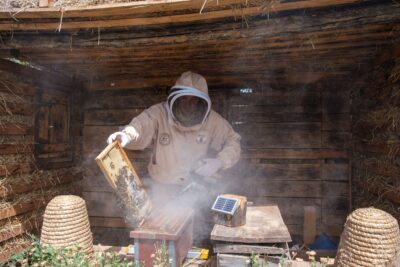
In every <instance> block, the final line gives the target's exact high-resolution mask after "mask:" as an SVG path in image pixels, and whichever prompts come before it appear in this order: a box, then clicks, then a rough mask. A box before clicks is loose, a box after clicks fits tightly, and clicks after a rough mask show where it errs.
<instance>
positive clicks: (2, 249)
mask: <svg viewBox="0 0 400 267" xmlns="http://www.w3.org/2000/svg"><path fill="white" fill-rule="evenodd" d="M31 241H32V239H31V238H30V237H29V236H28V235H27V234H22V235H20V236H17V237H13V238H11V239H9V240H7V241H4V242H2V243H0V254H4V253H8V254H15V253H16V252H18V251H21V250H24V249H27V248H28V247H29V246H30V244H31Z"/></svg>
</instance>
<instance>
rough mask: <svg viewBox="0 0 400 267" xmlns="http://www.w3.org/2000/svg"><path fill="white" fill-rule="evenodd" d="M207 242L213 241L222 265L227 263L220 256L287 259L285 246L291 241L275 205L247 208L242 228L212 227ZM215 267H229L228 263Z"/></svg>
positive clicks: (287, 250) (287, 252)
mask: <svg viewBox="0 0 400 267" xmlns="http://www.w3.org/2000/svg"><path fill="white" fill-rule="evenodd" d="M211 240H213V241H214V252H215V253H218V258H219V259H221V258H222V262H226V261H227V260H226V258H223V255H224V253H225V254H251V253H255V254H277V255H287V257H288V258H289V259H290V254H289V246H288V242H291V241H292V238H291V237H290V233H289V230H288V228H287V226H286V225H285V223H284V222H283V219H282V216H281V213H280V211H279V208H278V206H276V205H268V206H255V207H247V214H246V225H244V226H239V227H227V226H223V225H218V224H216V225H214V228H213V230H212V232H211ZM272 244H277V245H279V246H272ZM227 258H229V257H227ZM218 261H219V262H221V261H220V260H218ZM228 262H229V260H228ZM219 266H229V263H228V265H226V264H225V263H224V264H222V265H221V264H220V265H219ZM232 266H234V265H232Z"/></svg>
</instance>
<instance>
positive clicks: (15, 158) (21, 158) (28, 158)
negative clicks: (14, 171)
mask: <svg viewBox="0 0 400 267" xmlns="http://www.w3.org/2000/svg"><path fill="white" fill-rule="evenodd" d="M34 162H35V159H34V156H33V154H10V155H0V164H10V163H34Z"/></svg>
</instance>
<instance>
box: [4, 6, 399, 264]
mask: <svg viewBox="0 0 400 267" xmlns="http://www.w3.org/2000/svg"><path fill="white" fill-rule="evenodd" d="M0 4H1V5H2V6H0V58H1V59H0V196H1V200H0V262H2V261H5V260H6V259H7V258H9V257H10V255H12V254H15V253H16V252H18V251H19V250H20V249H22V248H23V247H24V246H25V245H26V236H25V233H27V232H31V231H34V230H35V229H40V224H41V220H42V214H43V210H44V208H45V206H46V204H47V203H48V201H49V200H50V199H51V198H52V197H54V196H56V195H59V194H67V193H74V194H79V195H82V196H83V198H84V199H85V200H86V204H87V207H88V212H89V217H90V223H91V227H92V232H93V235H94V240H95V243H102V244H110V245H113V244H114V245H126V244H127V243H129V234H128V233H129V230H130V229H129V228H127V226H126V225H125V223H124V221H123V220H122V218H121V216H122V215H121V211H120V209H118V208H117V204H116V200H115V197H114V195H113V193H112V190H111V188H110V186H109V185H108V184H107V181H106V179H105V178H104V176H103V175H102V174H101V171H100V169H99V168H98V167H97V165H96V162H95V160H94V158H95V157H96V156H97V155H98V154H99V153H100V151H101V150H102V149H103V148H104V147H105V146H106V139H107V137H108V135H109V134H111V133H113V132H114V131H115V130H117V129H118V127H119V126H122V125H126V124H127V123H129V121H130V120H131V119H132V118H133V117H134V116H136V115H138V114H139V113H140V112H142V111H143V110H144V109H146V108H148V107H150V106H152V105H153V104H156V103H159V102H162V101H165V99H166V96H167V92H168V90H169V88H170V87H171V86H172V85H173V84H174V82H175V80H176V79H177V78H178V77H179V75H180V74H181V73H182V72H184V71H187V70H191V71H194V72H198V73H200V74H202V75H203V76H204V77H205V78H206V79H207V82H208V85H209V89H210V95H211V99H212V101H213V104H212V105H213V108H214V109H215V110H216V111H217V112H218V113H220V114H221V115H222V116H223V117H224V118H226V119H227V120H228V121H229V122H230V123H231V124H232V126H233V127H234V129H235V130H236V131H237V132H238V133H239V134H240V135H241V136H242V140H241V144H242V155H241V159H240V162H239V163H238V164H237V165H236V166H235V167H233V168H232V169H230V170H229V171H227V172H226V173H224V174H223V175H224V176H225V177H229V193H234V194H241V195H245V196H247V198H248V200H249V201H252V202H254V203H255V204H265V203H276V204H277V205H278V206H279V208H280V211H281V214H282V217H283V219H284V221H285V223H286V225H287V226H288V228H289V231H290V233H291V235H292V236H298V237H299V238H301V236H302V234H303V216H304V207H305V206H314V207H315V208H316V211H317V212H316V215H317V232H318V233H319V234H320V233H326V234H328V235H330V236H336V237H337V236H339V235H340V233H341V232H342V231H343V225H344V222H345V220H346V216H347V215H348V214H349V212H350V211H351V210H354V209H356V208H358V207H368V206H375V207H377V208H381V209H383V210H386V211H387V212H389V213H390V214H392V215H393V216H394V217H395V218H396V219H397V220H399V219H400V210H399V204H400V176H399V174H400V160H399V155H400V3H399V2H398V1H394V0H388V1H385V0H376V1H374V0H260V1H259V0H246V1H245V0H219V1H218V0H208V1H207V0H146V1H134V2H130V1H126V2H124V1H115V2H107V1H93V2H90V1H87V2H84V1H75V2H74V1H71V2H68V1H61V0H56V1H50V2H47V1H17V0H16V1H5V0H3V1H0ZM39 4H40V5H41V6H44V7H39ZM82 5H84V6H82ZM151 151H152V150H151V148H150V149H147V150H145V151H128V156H129V157H130V159H131V161H132V162H133V164H134V165H135V167H136V169H137V170H138V172H139V175H142V176H145V175H146V172H147V169H146V165H147V162H148V160H149V156H150V154H151ZM199 234H201V233H199ZM203 234H204V233H203ZM195 238H201V236H196V233H195Z"/></svg>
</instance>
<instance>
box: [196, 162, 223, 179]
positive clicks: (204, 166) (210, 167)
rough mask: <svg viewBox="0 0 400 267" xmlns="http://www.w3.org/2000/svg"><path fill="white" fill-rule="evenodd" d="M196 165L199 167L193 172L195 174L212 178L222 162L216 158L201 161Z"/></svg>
mask: <svg viewBox="0 0 400 267" xmlns="http://www.w3.org/2000/svg"><path fill="white" fill-rule="evenodd" d="M198 165H199V167H197V168H196V169H195V170H194V171H195V173H196V174H198V175H201V176H203V177H212V176H214V175H215V174H216V173H217V172H218V171H219V169H221V168H222V161H221V160H219V159H217V158H209V159H202V160H201V161H200V162H199V164H198Z"/></svg>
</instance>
